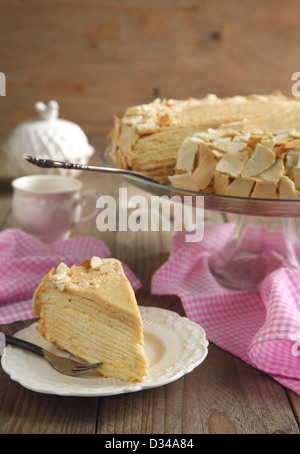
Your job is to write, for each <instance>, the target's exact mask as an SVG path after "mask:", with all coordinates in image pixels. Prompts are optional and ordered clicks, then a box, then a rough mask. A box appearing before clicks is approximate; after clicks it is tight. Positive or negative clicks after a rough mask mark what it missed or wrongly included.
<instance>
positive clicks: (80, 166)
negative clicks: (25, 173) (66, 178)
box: [23, 155, 157, 183]
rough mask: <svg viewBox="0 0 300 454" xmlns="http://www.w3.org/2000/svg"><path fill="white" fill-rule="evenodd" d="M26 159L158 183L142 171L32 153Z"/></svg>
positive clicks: (34, 163)
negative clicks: (63, 160) (42, 156)
mask: <svg viewBox="0 0 300 454" xmlns="http://www.w3.org/2000/svg"><path fill="white" fill-rule="evenodd" d="M23 157H24V159H26V161H28V162H30V164H33V165H36V166H38V167H43V168H58V169H67V170H89V171H92V172H105V173H115V174H119V175H130V176H133V177H138V178H141V179H143V180H146V181H151V182H152V183H157V181H155V180H154V179H153V178H151V177H148V176H147V175H144V174H143V173H140V172H135V171H133V170H126V169H118V168H115V167H101V166H90V165H86V164H77V163H72V162H61V161H52V160H51V159H42V158H36V157H35V156H31V155H24V156H23Z"/></svg>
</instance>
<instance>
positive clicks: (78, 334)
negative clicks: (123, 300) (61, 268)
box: [41, 290, 148, 377]
mask: <svg viewBox="0 0 300 454" xmlns="http://www.w3.org/2000/svg"><path fill="white" fill-rule="evenodd" d="M43 300H44V301H43V302H42V305H41V319H42V320H43V324H44V328H43V326H42V327H41V330H43V329H45V331H46V333H47V338H48V340H49V341H51V342H54V343H56V344H57V346H58V347H60V348H62V349H65V350H67V351H69V352H70V353H72V354H74V355H76V356H79V357H82V358H83V359H86V360H87V361H89V362H96V361H99V360H101V361H103V362H104V363H105V367H111V368H113V369H116V367H117V368H119V369H124V370H125V369H127V368H128V369H130V373H132V374H133V375H134V376H137V377H138V376H141V375H143V374H144V373H145V372H146V369H147V366H148V362H147V359H146V357H145V354H144V352H143V334H142V332H141V330H140V328H139V327H137V326H136V325H135V323H133V322H132V320H131V319H128V318H126V316H124V315H122V317H123V320H121V319H120V318H119V317H118V318H117V317H116V314H114V312H113V311H108V310H107V309H106V308H103V307H101V311H98V310H97V304H96V303H95V302H93V301H90V300H88V299H86V298H82V296H81V297H80V299H79V298H77V297H76V296H74V295H73V296H72V299H71V301H68V295H67V294H66V293H65V292H63V293H61V292H60V291H56V290H52V291H51V295H49V294H48V295H47V293H44V296H43ZM83 300H84V303H83ZM83 306H84V308H83ZM78 314H80V316H78ZM96 339H99V342H97V341H95V340H96ZM128 339H130V342H128ZM99 369H100V371H101V367H100V368H99ZM103 369H104V368H103ZM124 373H125V372H124ZM124 376H125V375H124Z"/></svg>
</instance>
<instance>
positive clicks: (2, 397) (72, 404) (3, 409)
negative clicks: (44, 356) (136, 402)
mask: <svg viewBox="0 0 300 454" xmlns="http://www.w3.org/2000/svg"><path fill="white" fill-rule="evenodd" d="M31 323H32V320H28V321H24V322H16V323H12V324H10V325H6V326H1V331H2V332H4V333H5V334H11V335H12V334H14V333H16V332H18V331H19V330H20V329H23V328H25V327H26V326H29V325H30V324H31ZM97 404H98V401H97V398H93V397H92V398H84V397H64V396H55V395H48V394H43V393H36V392H34V391H30V390H28V389H26V388H24V387H23V386H21V385H19V384H18V383H16V382H14V381H13V380H11V379H10V377H9V376H8V375H7V374H6V373H5V372H4V371H3V369H2V368H1V369H0V433H1V434H85V433H86V434H92V433H94V431H95V420H96V414H97Z"/></svg>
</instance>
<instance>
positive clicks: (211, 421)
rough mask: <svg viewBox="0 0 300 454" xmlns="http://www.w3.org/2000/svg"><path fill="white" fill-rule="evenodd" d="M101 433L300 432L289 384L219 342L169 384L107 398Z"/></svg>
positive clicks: (103, 404) (102, 409)
mask: <svg viewBox="0 0 300 454" xmlns="http://www.w3.org/2000/svg"><path fill="white" fill-rule="evenodd" d="M97 433H102V434H103V433H109V434H130V433H144V434H273V433H286V434H298V433H299V428H298V425H297V423H296V421H295V418H294V415H293V412H292V410H291V408H290V405H289V402H288V399H287V397H286V394H285V391H284V389H283V388H282V387H281V386H280V385H279V384H278V383H276V382H275V381H274V380H273V379H271V378H270V377H269V376H267V375H265V374H263V373H261V372H259V371H257V370H255V369H254V368H252V367H250V366H248V365H246V364H245V363H243V362H242V361H240V360H239V359H237V358H235V357H233V356H232V355H230V354H229V353H226V352H224V351H223V350H221V349H219V348H218V347H216V346H215V345H213V344H211V345H210V347H209V355H208V356H207V358H206V360H205V361H204V363H203V364H202V365H200V366H199V367H198V368H196V369H195V370H194V371H193V372H191V373H190V374H188V375H186V376H184V377H183V378H181V379H179V380H177V381H175V382H173V383H170V384H168V385H166V386H161V387H158V388H153V389H150V390H145V391H141V392H138V393H130V394H124V395H122V396H120V397H116V396H115V397H110V398H108V397H107V398H106V397H105V398H102V399H101V404H100V407H99V416H98V428H97Z"/></svg>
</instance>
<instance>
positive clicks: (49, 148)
mask: <svg viewBox="0 0 300 454" xmlns="http://www.w3.org/2000/svg"><path fill="white" fill-rule="evenodd" d="M35 108H36V111H37V113H38V115H39V119H38V120H36V121H26V122H24V123H21V124H19V125H18V126H17V127H16V128H15V129H14V130H13V131H12V133H11V134H10V136H9V138H8V140H7V142H6V143H5V144H4V146H3V149H4V151H5V153H6V154H7V156H8V159H9V161H10V163H11V165H12V166H13V168H14V169H15V171H16V172H17V173H18V174H19V175H29V174H35V173H39V174H40V173H60V174H63V175H69V176H71V175H72V176H73V177H76V176H78V175H79V174H80V172H79V171H78V170H65V169H41V168H39V167H36V166H33V165H32V164H30V163H28V162H27V161H25V159H24V158H23V156H24V155H31V156H35V157H39V158H43V159H52V160H56V161H62V162H74V163H78V164H87V163H88V161H89V159H90V157H91V156H92V155H93V153H94V148H93V147H92V146H91V145H90V144H89V142H88V139H87V137H86V135H85V133H84V132H83V130H82V129H81V128H80V127H79V126H78V125H77V124H75V123H73V122H71V121H67V120H63V119H60V118H58V113H59V105H58V103H57V102H56V101H49V103H48V104H47V105H46V104H44V103H42V102H37V103H36V104H35Z"/></svg>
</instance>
